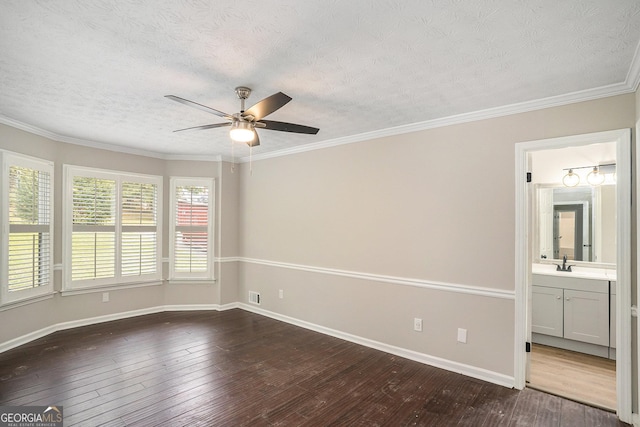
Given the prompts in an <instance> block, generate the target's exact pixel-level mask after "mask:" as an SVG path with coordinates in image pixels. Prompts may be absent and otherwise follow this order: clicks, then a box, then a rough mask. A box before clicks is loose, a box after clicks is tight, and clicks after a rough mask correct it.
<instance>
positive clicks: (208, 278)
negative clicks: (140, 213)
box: [168, 176, 216, 284]
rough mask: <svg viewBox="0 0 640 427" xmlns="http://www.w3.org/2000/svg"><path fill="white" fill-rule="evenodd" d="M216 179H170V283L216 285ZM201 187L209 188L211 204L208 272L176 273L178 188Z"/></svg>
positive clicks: (209, 209)
mask: <svg viewBox="0 0 640 427" xmlns="http://www.w3.org/2000/svg"><path fill="white" fill-rule="evenodd" d="M215 184H216V180H215V178H206V177H178V176H172V177H170V178H169V188H170V190H169V192H170V194H169V197H170V203H169V236H170V237H169V278H168V280H169V282H173V283H174V284H179V283H206V284H214V283H215V280H216V279H215V263H214V260H215V254H214V250H215V249H214V248H215V245H214V242H215V234H214V233H215V227H214V219H215V215H214V214H215V194H216V193H215V190H216V186H215ZM186 185H193V186H200V187H207V188H208V190H209V203H208V207H207V209H208V211H207V271H206V272H203V273H179V272H176V271H175V247H174V237H175V233H176V214H177V200H176V194H175V193H176V187H179V186H186Z"/></svg>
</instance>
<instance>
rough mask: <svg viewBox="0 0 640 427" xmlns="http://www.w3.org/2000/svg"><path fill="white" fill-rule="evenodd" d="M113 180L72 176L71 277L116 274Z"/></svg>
mask: <svg viewBox="0 0 640 427" xmlns="http://www.w3.org/2000/svg"><path fill="white" fill-rule="evenodd" d="M115 197H116V182H115V181H114V180H111V179H100V178H93V177H84V176H76V177H74V178H73V235H72V238H71V279H72V280H74V281H75V280H87V279H100V278H109V277H115V262H116V258H115V253H116V215H115V206H116V203H115V201H116V199H115Z"/></svg>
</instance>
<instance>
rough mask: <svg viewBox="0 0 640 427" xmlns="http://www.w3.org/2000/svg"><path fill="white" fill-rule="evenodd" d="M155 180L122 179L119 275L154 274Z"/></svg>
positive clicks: (155, 263)
mask: <svg viewBox="0 0 640 427" xmlns="http://www.w3.org/2000/svg"><path fill="white" fill-rule="evenodd" d="M157 192H158V188H157V185H155V184H144V183H138V182H123V183H122V275H123V276H142V275H144V274H153V273H155V272H156V268H157V262H156V261H157V259H156V253H157V249H158V247H157V216H156V214H157V212H156V211H157V206H156V200H157V199H156V196H157Z"/></svg>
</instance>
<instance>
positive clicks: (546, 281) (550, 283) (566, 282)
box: [532, 273, 609, 294]
mask: <svg viewBox="0 0 640 427" xmlns="http://www.w3.org/2000/svg"><path fill="white" fill-rule="evenodd" d="M566 274H567V276H554V275H546V274H534V275H533V282H532V285H534V286H547V287H550V288H561V289H573V290H576V291H587V292H600V293H603V294H608V293H609V282H608V281H607V280H595V279H583V278H580V277H572V276H570V274H571V273H566Z"/></svg>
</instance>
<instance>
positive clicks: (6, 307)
mask: <svg viewBox="0 0 640 427" xmlns="http://www.w3.org/2000/svg"><path fill="white" fill-rule="evenodd" d="M55 294H56V292H47V293H46V294H42V295H35V296H32V297H27V298H22V299H19V300H16V301H11V302H7V303H6V304H2V305H1V306H0V311H5V310H11V309H13V308H18V307H22V306H24V305H29V304H34V303H36V302H40V301H45V300H48V299H51V298H53V296H54V295H55Z"/></svg>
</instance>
